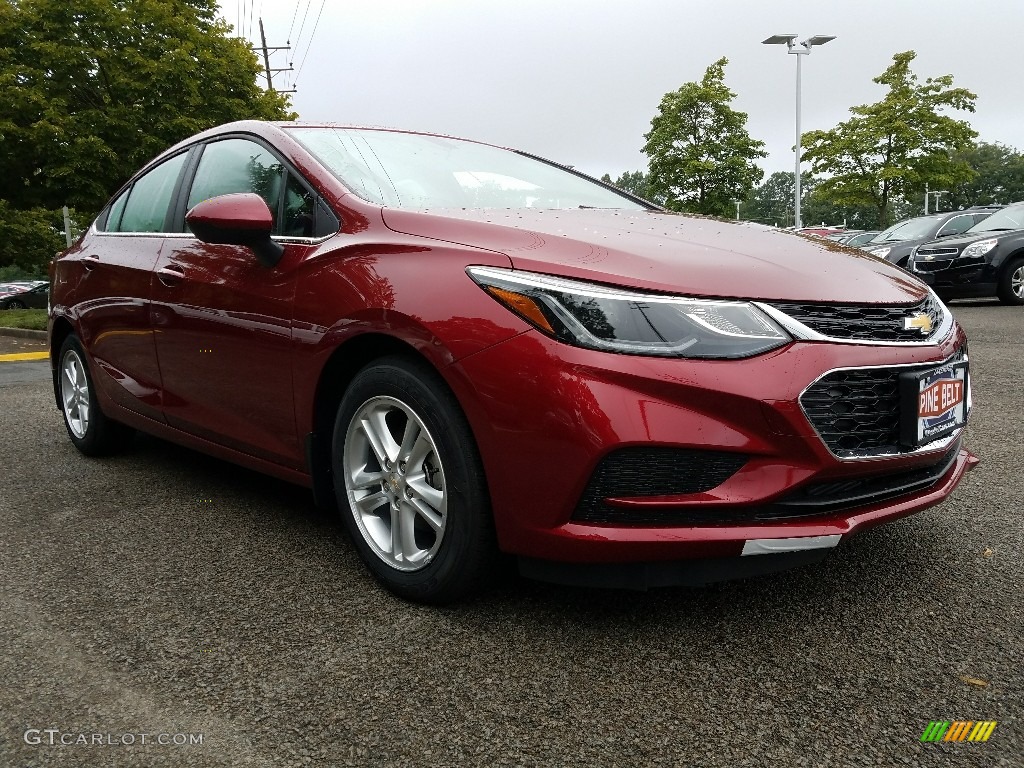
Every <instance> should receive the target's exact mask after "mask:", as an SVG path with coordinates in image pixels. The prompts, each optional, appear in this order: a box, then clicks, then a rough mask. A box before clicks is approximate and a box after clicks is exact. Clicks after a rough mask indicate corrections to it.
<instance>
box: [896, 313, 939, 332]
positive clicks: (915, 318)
mask: <svg viewBox="0 0 1024 768" xmlns="http://www.w3.org/2000/svg"><path fill="white" fill-rule="evenodd" d="M915 328H917V330H919V331H920V332H921V335H922V336H927V335H928V334H929V333H931V332H932V319H931V318H930V317H928V315H925V314H922V313H920V312H918V313H917V314H916V315H912V316H910V317H905V318H903V330H904V331H912V330H913V329H915Z"/></svg>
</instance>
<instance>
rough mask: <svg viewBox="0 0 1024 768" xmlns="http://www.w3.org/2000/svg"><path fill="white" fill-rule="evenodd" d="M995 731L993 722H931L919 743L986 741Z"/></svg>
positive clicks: (994, 722)
mask: <svg viewBox="0 0 1024 768" xmlns="http://www.w3.org/2000/svg"><path fill="white" fill-rule="evenodd" d="M995 729H996V721H995V720H977V721H975V720H954V721H953V722H950V721H949V720H937V721H936V720H933V721H932V722H930V723H928V727H927V728H925V729H924V733H922V734H921V741H988V737H989V736H991V735H992V731H994V730H995Z"/></svg>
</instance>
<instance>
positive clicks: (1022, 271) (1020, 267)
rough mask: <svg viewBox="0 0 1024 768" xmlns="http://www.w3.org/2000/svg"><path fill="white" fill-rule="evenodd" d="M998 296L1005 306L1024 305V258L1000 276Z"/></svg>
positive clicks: (1007, 266)
mask: <svg viewBox="0 0 1024 768" xmlns="http://www.w3.org/2000/svg"><path fill="white" fill-rule="evenodd" d="M996 296H998V297H999V300H1000V301H1001V302H1003V304H1014V305H1016V306H1021V305H1024V258H1022V257H1017V258H1016V259H1014V260H1013V261H1011V262H1010V263H1009V264H1007V265H1006V268H1005V269H1003V271H1002V273H1001V274H1000V275H999V285H998V286H997V287H996Z"/></svg>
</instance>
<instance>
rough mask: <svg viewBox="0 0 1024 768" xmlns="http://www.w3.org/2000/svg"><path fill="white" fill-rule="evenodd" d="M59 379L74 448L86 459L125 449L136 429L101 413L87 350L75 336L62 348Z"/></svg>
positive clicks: (63, 407) (66, 423)
mask: <svg viewBox="0 0 1024 768" xmlns="http://www.w3.org/2000/svg"><path fill="white" fill-rule="evenodd" d="M57 377H58V380H57V387H58V392H59V393H60V403H61V411H62V412H63V414H64V426H65V427H66V428H67V430H68V437H70V438H71V442H72V443H74V445H75V447H76V448H77V449H78V450H79V451H81V452H82V453H84V454H85V455H86V456H102V455H105V454H108V453H114V452H115V451H117V450H119V449H121V448H123V447H124V446H125V444H126V443H127V442H128V441H129V440H130V439H131V437H132V435H133V434H134V430H132V429H131V428H129V427H126V426H124V425H123V424H119V423H118V422H116V421H113V420H112V419H110V418H108V417H107V415H106V414H105V413H103V411H102V410H100V406H99V403H98V402H96V388H95V387H94V386H93V382H92V374H90V373H89V366H88V364H87V363H86V358H85V350H83V349H82V344H81V342H80V341H79V340H78V337H77V336H75V335H74V334H72V335H70V336H68V337H67V338H66V339H65V340H64V344H63V345H62V346H61V348H60V357H59V358H58V363H57Z"/></svg>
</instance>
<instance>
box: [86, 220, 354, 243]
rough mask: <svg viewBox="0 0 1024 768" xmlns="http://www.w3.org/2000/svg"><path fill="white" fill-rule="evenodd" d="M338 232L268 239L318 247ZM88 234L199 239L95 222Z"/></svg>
mask: <svg viewBox="0 0 1024 768" xmlns="http://www.w3.org/2000/svg"><path fill="white" fill-rule="evenodd" d="M340 231H341V230H338V232H332V233H331V234H329V235H324V236H323V237H295V236H292V235H271V236H270V239H271V240H273V241H275V242H281V243H285V244H286V245H288V244H291V245H320V244H321V243H326V242H327V241H328V240H330V239H331V238H332V237H334V236H335V235H337V234H338V233H339V232H340ZM89 234H90V235H101V236H104V237H164V238H167V239H175V240H181V239H185V238H187V239H189V240H198V239H199V238H198V237H196V236H195V235H193V234H192V233H191V232H105V231H103V230H102V229H97V227H96V222H95V221H93V223H92V224H91V225H90V226H89Z"/></svg>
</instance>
